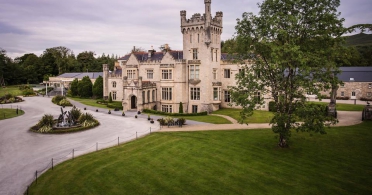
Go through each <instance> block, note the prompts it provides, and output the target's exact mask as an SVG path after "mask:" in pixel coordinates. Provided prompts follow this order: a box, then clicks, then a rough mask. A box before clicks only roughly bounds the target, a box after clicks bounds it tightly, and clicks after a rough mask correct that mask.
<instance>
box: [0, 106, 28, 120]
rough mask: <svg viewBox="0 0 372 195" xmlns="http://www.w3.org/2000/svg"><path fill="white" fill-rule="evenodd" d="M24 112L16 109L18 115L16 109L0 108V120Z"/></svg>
mask: <svg viewBox="0 0 372 195" xmlns="http://www.w3.org/2000/svg"><path fill="white" fill-rule="evenodd" d="M24 113H25V112H24V111H23V110H18V115H17V113H16V109H8V108H0V120H4V119H8V118H13V117H17V116H20V115H23V114H24Z"/></svg>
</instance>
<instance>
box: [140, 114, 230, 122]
mask: <svg viewBox="0 0 372 195" xmlns="http://www.w3.org/2000/svg"><path fill="white" fill-rule="evenodd" d="M144 114H148V113H146V112H144ZM152 115H156V116H163V117H167V116H166V115H161V114H150V117H151V116H152ZM170 117H172V118H184V119H186V120H192V121H198V122H205V123H212V124H232V122H231V121H229V120H227V119H225V118H223V117H220V116H213V115H202V116H170ZM186 123H187V121H186Z"/></svg>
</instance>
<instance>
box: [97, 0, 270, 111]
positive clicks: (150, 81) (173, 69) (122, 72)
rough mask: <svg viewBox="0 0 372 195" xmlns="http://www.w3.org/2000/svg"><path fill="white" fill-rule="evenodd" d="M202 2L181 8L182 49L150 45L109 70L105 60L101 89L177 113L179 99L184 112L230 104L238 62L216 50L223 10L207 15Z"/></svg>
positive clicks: (129, 102)
mask: <svg viewBox="0 0 372 195" xmlns="http://www.w3.org/2000/svg"><path fill="white" fill-rule="evenodd" d="M204 4H205V13H204V14H203V15H201V14H199V13H197V14H194V15H192V17H191V18H190V19H187V18H186V11H184V10H183V11H181V12H180V17H181V33H182V36H183V50H182V51H169V50H168V46H167V45H166V48H165V49H164V51H161V52H156V51H154V50H153V49H151V50H149V51H148V52H136V53H131V54H128V55H126V56H124V57H123V58H120V59H119V60H118V62H119V66H118V67H116V68H115V70H114V71H113V72H109V70H108V69H107V65H104V66H103V71H104V74H103V75H104V80H105V81H104V83H105V85H104V86H105V89H104V95H105V96H106V97H107V96H108V94H109V93H110V92H111V93H112V94H114V93H115V98H114V100H116V101H122V102H123V108H124V110H142V109H145V108H151V109H156V110H161V111H165V112H173V113H177V112H179V105H180V103H182V104H183V110H184V112H187V113H192V112H203V111H207V112H211V111H214V110H218V109H220V108H221V107H230V95H229V92H228V87H229V86H235V85H236V83H235V74H237V73H238V71H239V65H237V64H234V63H231V62H229V61H225V60H223V54H221V34H222V29H223V22H222V18H223V13H222V12H216V16H215V17H212V14H211V1H210V0H205V1H204ZM225 70H226V71H225ZM227 74H228V75H227ZM114 82H115V85H114V84H113V83H114ZM114 86H115V87H114ZM266 107H267V106H266Z"/></svg>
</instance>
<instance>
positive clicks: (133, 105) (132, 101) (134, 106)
mask: <svg viewBox="0 0 372 195" xmlns="http://www.w3.org/2000/svg"><path fill="white" fill-rule="evenodd" d="M130 109H137V97H136V96H134V95H133V96H132V97H130Z"/></svg>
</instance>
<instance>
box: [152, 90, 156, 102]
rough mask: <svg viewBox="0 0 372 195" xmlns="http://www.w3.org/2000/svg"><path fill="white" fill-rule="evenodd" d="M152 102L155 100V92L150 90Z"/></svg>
mask: <svg viewBox="0 0 372 195" xmlns="http://www.w3.org/2000/svg"><path fill="white" fill-rule="evenodd" d="M152 101H153V102H155V101H156V99H155V90H152Z"/></svg>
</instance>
